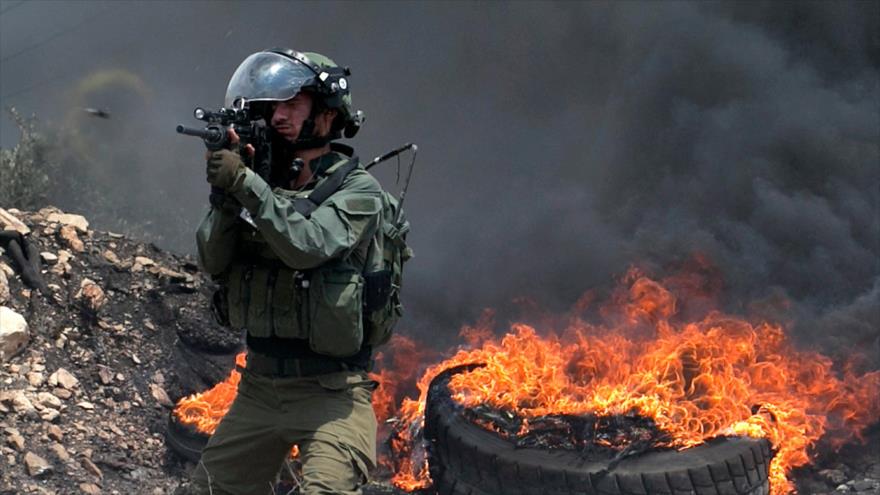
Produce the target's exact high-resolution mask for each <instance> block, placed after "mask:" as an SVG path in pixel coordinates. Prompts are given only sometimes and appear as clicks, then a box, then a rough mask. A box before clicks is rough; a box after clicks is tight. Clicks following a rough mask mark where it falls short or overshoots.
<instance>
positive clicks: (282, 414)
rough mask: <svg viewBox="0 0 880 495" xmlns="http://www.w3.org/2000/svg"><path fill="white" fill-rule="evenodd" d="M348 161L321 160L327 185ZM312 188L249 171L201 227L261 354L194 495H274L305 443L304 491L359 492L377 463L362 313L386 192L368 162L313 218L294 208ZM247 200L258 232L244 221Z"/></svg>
mask: <svg viewBox="0 0 880 495" xmlns="http://www.w3.org/2000/svg"><path fill="white" fill-rule="evenodd" d="M346 161H347V157H346V156H344V155H342V154H340V153H337V152H330V153H328V154H325V155H323V156H322V157H320V158H318V159H315V160H313V161H312V163H310V166H311V168H312V170H313V171H314V172H316V176H317V177H318V181H317V183H318V184H320V182H321V180H326V177H328V176H329V175H330V174H332V172H333V171H334V170H335V169H336V168H338V167H339V166H341V165H342V164H344V163H345V162H346ZM313 182H314V181H313ZM314 185H317V184H314ZM310 190H312V188H311V187H307V188H306V189H305V190H303V191H298V192H294V191H289V190H285V189H280V188H275V189H274V190H273V189H272V188H271V187H270V186H269V185H268V184H267V183H266V182H265V181H264V180H263V179H262V178H261V177H260V176H258V175H257V174H255V173H254V172H252V171H251V170H247V171H246V173H245V176H244V177H243V180H239V181H238V182H237V184H236V185H235V186H234V187H232V188H231V189H230V190H229V191H227V194H228V195H229V196H231V197H232V198H234V199H235V201H228V202H227V204H226V205H216V206H213V207H212V208H211V210H210V211H209V212H208V214H207V217H206V218H205V219H204V220H203V222H202V223H201V225H200V226H199V229H198V233H197V240H198V253H199V259H200V262H201V264H202V267H203V269H204V270H205V271H207V272H208V273H210V274H212V275H215V276H217V277H219V278H220V279H221V280H222V282H223V285H224V286H225V287H226V288H227V292H226V295H225V298H224V299H225V301H221V302H225V303H226V304H227V305H228V318H229V320H230V323H231V325H232V326H233V327H236V328H242V329H246V330H247V339H248V348H249V350H248V364H247V367H246V369H245V370H244V371H243V374H242V380H241V383H240V385H239V389H238V395H237V396H236V398H235V401H234V402H233V404H232V407H231V408H230V410H229V412H228V413H227V415H226V416H225V417H224V418H223V421H222V422H221V423H220V425H219V427H218V428H217V431H216V432H215V433H214V435H213V436H212V437H211V439H210V441H209V442H208V445H207V446H206V447H205V449H204V451H203V453H202V459H201V461H200V462H199V464H198V466H197V467H196V469H195V470H194V471H193V477H192V484H191V487H190V492H193V493H213V494H217V495H219V494H226V493H229V494H251V493H255V494H256V493H260V494H263V493H272V486H273V482H274V480H275V476H276V473H278V471H279V469H280V468H281V466H282V463H283V462H284V460H285V459H286V458H287V456H288V455H289V453H290V449H291V447H292V446H293V445H298V446H299V448H300V456H301V459H302V462H303V482H302V485H301V487H300V493H303V494H329V493H335V494H340V493H358V492H359V490H358V487H359V486H360V485H361V484H363V483H365V482H366V479H367V475H368V472H369V471H370V470H371V469H372V468H373V467H375V464H376V459H375V446H376V418H375V415H374V413H373V409H372V406H371V395H372V391H373V389H374V388H375V385H376V383H375V382H373V381H371V380H370V379H369V378H368V377H367V374H366V368H367V366H368V361H369V353H370V349H369V347H368V346H367V345H365V344H364V335H363V332H364V328H363V321H362V307H361V306H362V298H363V285H364V280H363V276H362V273H364V270H365V267H366V266H367V264H368V263H370V257H371V253H373V252H375V250H376V246H375V243H376V242H377V238H378V234H379V232H378V229H379V227H380V225H381V220H382V219H381V215H382V191H381V188H380V186H379V184H378V182H376V180H375V179H374V178H373V177H372V176H371V175H370V174H369V173H367V172H366V171H365V170H364V169H363V167H362V166H358V168H356V169H354V170H353V171H352V172H350V173H349V174H348V175H347V176H346V178H345V180H344V182H343V183H342V186H341V187H340V188H339V189H338V190H337V191H336V192H335V193H334V194H332V195H331V196H330V197H329V198H328V199H327V200H326V201H325V202H323V203H322V204H321V205H320V206H319V207H318V208H317V209H315V210H314V211H313V212H312V213H311V214H310V215H309V216H308V217H305V216H303V215H302V214H301V213H299V212H297V211H296V210H295V209H294V206H293V200H294V199H295V198H297V197H304V196H306V195H308V193H309V191H310ZM236 202H237V203H236ZM239 204H240V205H242V206H243V207H244V209H246V210H247V212H248V213H249V214H250V216H251V218H252V220H253V223H254V224H255V225H256V227H257V228H253V227H252V226H250V225H249V224H248V223H247V222H245V221H244V220H242V218H240V215H239V214H240V212H241V206H239Z"/></svg>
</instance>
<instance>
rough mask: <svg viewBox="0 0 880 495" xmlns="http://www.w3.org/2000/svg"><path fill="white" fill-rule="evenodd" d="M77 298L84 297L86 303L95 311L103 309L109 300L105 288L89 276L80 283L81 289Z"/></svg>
mask: <svg viewBox="0 0 880 495" xmlns="http://www.w3.org/2000/svg"><path fill="white" fill-rule="evenodd" d="M76 298H77V299H82V300H83V302H84V303H85V305H86V306H87V307H88V308H89V309H90V310H92V311H93V312H97V311H98V310H99V309H101V307H102V306H104V303H105V302H106V300H107V296H106V295H105V294H104V289H102V288H101V287H100V286H99V285H98V284H96V283H95V282H94V281H92V280H89V279H87V278H84V279H83V281H82V283H80V290H79V292H77V293H76Z"/></svg>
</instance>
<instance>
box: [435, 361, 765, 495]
mask: <svg viewBox="0 0 880 495" xmlns="http://www.w3.org/2000/svg"><path fill="white" fill-rule="evenodd" d="M476 366H479V365H467V366H459V367H455V368H451V369H449V370H446V371H444V372H443V373H441V374H439V375H438V376H437V377H436V378H435V379H434V380H433V381H432V383H431V387H430V390H429V392H428V400H427V407H426V412H425V437H426V438H427V439H428V440H429V457H428V458H429V467H430V473H431V478H432V479H433V480H434V489H435V490H436V491H437V492H438V493H440V494H443V495H490V494H504V495H518V494H522V495H526V494H529V495H531V494H538V493H540V494H551V493H552V494H580V495H628V494H632V495H654V494H657V495H660V494H664V495H672V494H676V495H677V494H696V495H710V494H711V495H766V494H768V493H769V492H770V482H769V478H768V469H769V464H770V460H771V458H772V455H773V454H772V453H771V450H770V444H769V442H768V441H767V440H766V439H754V438H720V439H717V440H715V441H712V442H710V443H706V444H703V445H700V446H697V447H694V448H691V449H687V450H684V451H676V450H651V451H649V452H647V453H643V454H640V455H634V456H630V457H624V458H622V459H616V460H614V461H613V462H607V461H605V462H596V461H595V460H590V459H586V458H585V457H584V456H583V455H582V454H581V453H579V452H577V451H572V450H563V449H553V450H551V449H542V448H521V447H517V446H516V445H515V444H514V443H512V442H511V441H509V440H507V439H505V438H502V437H501V436H500V435H497V434H495V433H493V432H490V431H488V430H486V429H484V428H482V427H480V426H477V425H475V424H473V422H471V421H470V420H468V419H467V417H466V416H465V414H464V413H465V411H464V410H463V408H462V407H461V406H460V405H458V404H457V403H455V402H454V401H453V400H452V399H451V397H450V394H449V389H448V383H449V380H450V378H451V377H452V375H454V374H456V373H461V372H464V371H469V370H470V369H474V367H476Z"/></svg>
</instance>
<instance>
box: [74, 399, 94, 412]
mask: <svg viewBox="0 0 880 495" xmlns="http://www.w3.org/2000/svg"><path fill="white" fill-rule="evenodd" d="M76 405H77V406H79V407H81V408H83V409H86V410H88V411H91V410H93V409H94V408H95V405H94V404H92V403H91V402H89V401H87V400H84V401H82V402H78V403H77V404H76Z"/></svg>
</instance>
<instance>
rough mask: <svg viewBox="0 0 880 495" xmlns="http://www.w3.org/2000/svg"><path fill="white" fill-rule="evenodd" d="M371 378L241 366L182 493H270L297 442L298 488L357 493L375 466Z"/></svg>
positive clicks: (315, 493)
mask: <svg viewBox="0 0 880 495" xmlns="http://www.w3.org/2000/svg"><path fill="white" fill-rule="evenodd" d="M375 386H376V382H374V381H372V380H370V379H369V378H368V377H367V374H366V372H359V371H340V372H336V373H330V374H325V375H318V376H313V377H303V378H273V377H268V376H264V375H259V374H256V373H253V372H252V371H249V370H243V372H242V377H241V381H240V382H239V386H238V394H237V395H236V397H235V400H234V401H233V403H232V406H231V407H230V409H229V412H228V413H227V414H226V416H224V418H223V421H222V422H221V423H220V425H219V426H218V427H217V430H216V431H215V432H214V435H213V436H211V439H210V440H209V441H208V444H207V446H206V447H205V449H204V450H203V451H202V458H201V461H199V463H198V465H197V466H196V467H195V469H194V470H193V472H192V475H191V483H190V486H189V490H188V491H189V493H195V494H212V495H223V494H234V495H250V494H260V495H264V494H267V493H274V484H275V480H276V476H277V474H278V472H279V470H280V469H281V467H282V466H283V464H284V462H285V460H287V458H288V457H289V455H290V451H291V448H292V446H293V445H297V446H299V456H300V462H301V463H302V468H303V469H302V484H301V485H300V491H299V493H301V494H303V495H319V494H320V495H323V494H331V493H333V494H359V493H361V491H360V487H361V486H362V485H363V484H365V483H366V481H367V477H368V474H369V472H370V470H372V469H373V468H374V467H375V465H376V416H375V414H374V412H373V407H372V403H371V398H372V393H373V389H374V388H375Z"/></svg>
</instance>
